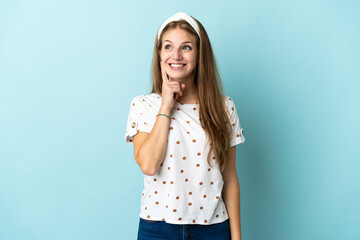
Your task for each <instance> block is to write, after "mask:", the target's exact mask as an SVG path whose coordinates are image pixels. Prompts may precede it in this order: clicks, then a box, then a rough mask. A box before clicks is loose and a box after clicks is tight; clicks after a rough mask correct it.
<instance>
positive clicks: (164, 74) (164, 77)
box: [160, 62, 169, 81]
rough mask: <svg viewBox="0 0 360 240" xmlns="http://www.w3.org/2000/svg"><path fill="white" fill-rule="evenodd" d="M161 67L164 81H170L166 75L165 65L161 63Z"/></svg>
mask: <svg viewBox="0 0 360 240" xmlns="http://www.w3.org/2000/svg"><path fill="white" fill-rule="evenodd" d="M160 67H161V75H162V78H163V80H165V81H169V79H168V77H167V75H166V72H165V64H164V63H163V62H160Z"/></svg>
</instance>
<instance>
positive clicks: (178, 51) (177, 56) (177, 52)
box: [173, 49, 182, 60]
mask: <svg viewBox="0 0 360 240" xmlns="http://www.w3.org/2000/svg"><path fill="white" fill-rule="evenodd" d="M173 59H174V60H181V59H182V54H181V49H176V50H175V51H174V55H173Z"/></svg>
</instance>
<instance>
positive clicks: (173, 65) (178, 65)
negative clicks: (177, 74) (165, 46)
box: [171, 64, 185, 67]
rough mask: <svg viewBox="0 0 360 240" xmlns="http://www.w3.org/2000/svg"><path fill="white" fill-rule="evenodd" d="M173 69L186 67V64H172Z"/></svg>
mask: <svg viewBox="0 0 360 240" xmlns="http://www.w3.org/2000/svg"><path fill="white" fill-rule="evenodd" d="M171 66H172V67H183V66H185V65H184V64H171Z"/></svg>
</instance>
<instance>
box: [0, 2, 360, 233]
mask: <svg viewBox="0 0 360 240" xmlns="http://www.w3.org/2000/svg"><path fill="white" fill-rule="evenodd" d="M179 11H183V12H186V13H188V14H190V15H192V16H194V17H195V18H197V19H198V20H199V21H200V22H201V23H202V24H203V25H204V27H205V29H206V30H207V32H208V35H209V37H210V40H211V43H212V46H213V50H214V53H215V56H216V59H217V62H218V65H219V68H220V73H221V77H222V80H223V84H224V87H225V93H226V94H227V95H228V96H230V97H232V98H233V99H234V101H235V104H236V107H237V110H238V115H239V118H240V122H241V126H242V128H244V135H245V137H246V142H245V143H244V144H243V145H237V172H238V176H239V182H240V192H241V193H240V195H241V197H240V201H241V227H242V237H243V240H289V239H291V240H319V239H326V240H339V239H341V240H355V239H360V228H359V225H360V204H359V203H360V184H359V183H360V150H359V149H360V148H359V145H360V139H359V136H360V127H359V125H360V44H359V43H360V15H359V12H360V4H359V1H349V0H348V1H330V0H302V1H285V0H274V1H266V0H252V1H245V0H240V1H190V0H183V1H133V2H130V1H114V0H106V1H100V0H90V1H84V0H82V1H70V0H63V1H54V0H33V1H25V0H23V1H21V0H14V1H5V0H1V1H0V239H1V240H49V239H51V240H64V239H66V240H89V239H90V240H103V239H106V240H112V239H114V240H115V239H126V240H127V239H136V235H137V230H138V222H139V213H140V199H141V192H142V189H143V176H144V175H143V173H142V172H141V170H140V168H139V167H138V165H137V164H136V162H135V160H134V157H133V148H132V146H130V145H128V144H127V143H126V142H125V140H124V135H125V130H126V121H127V117H128V113H129V108H130V101H131V99H132V98H133V97H135V96H137V95H140V94H148V93H150V90H151V84H150V83H151V82H150V64H151V58H152V52H153V46H154V41H155V37H156V32H157V30H158V28H159V26H160V25H161V23H162V22H163V21H164V20H165V19H166V18H168V17H169V16H171V15H173V14H174V13H176V12H179Z"/></svg>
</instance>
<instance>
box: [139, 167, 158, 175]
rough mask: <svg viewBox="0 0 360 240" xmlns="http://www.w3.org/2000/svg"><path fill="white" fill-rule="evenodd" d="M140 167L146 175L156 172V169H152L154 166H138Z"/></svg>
mask: <svg viewBox="0 0 360 240" xmlns="http://www.w3.org/2000/svg"><path fill="white" fill-rule="evenodd" d="M140 169H141V171H142V172H143V173H144V174H145V175H148V176H154V175H155V174H156V171H155V170H154V168H150V167H145V166H140Z"/></svg>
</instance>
